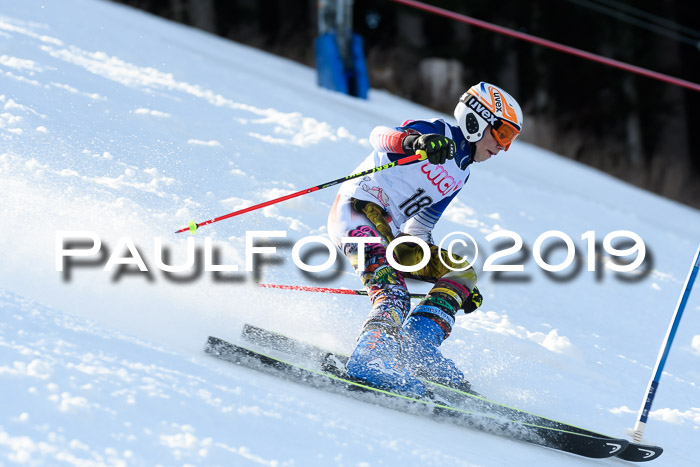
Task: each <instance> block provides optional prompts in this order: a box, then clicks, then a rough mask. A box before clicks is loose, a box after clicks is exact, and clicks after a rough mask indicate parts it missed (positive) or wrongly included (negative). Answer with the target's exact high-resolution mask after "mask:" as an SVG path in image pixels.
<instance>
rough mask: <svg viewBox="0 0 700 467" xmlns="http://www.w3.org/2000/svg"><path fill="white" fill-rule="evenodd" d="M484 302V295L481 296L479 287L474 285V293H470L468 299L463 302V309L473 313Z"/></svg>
mask: <svg viewBox="0 0 700 467" xmlns="http://www.w3.org/2000/svg"><path fill="white" fill-rule="evenodd" d="M483 302H484V297H482V296H481V293H480V292H479V289H477V288H476V286H474V288H473V289H472V293H470V294H469V296H468V297H467V299H466V300H465V301H464V303H462V309H463V310H464V312H465V313H471V312H472V311H474V310H476V309H477V308H479V307H480V306H481V304H482V303H483Z"/></svg>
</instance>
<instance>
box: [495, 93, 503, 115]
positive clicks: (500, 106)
mask: <svg viewBox="0 0 700 467" xmlns="http://www.w3.org/2000/svg"><path fill="white" fill-rule="evenodd" d="M493 101H494V102H495V103H496V112H500V111H501V110H502V109H503V104H501V95H500V94H499V93H498V91H495V90H494V91H493Z"/></svg>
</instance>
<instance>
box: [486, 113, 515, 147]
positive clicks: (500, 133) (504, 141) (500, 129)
mask: <svg viewBox="0 0 700 467" xmlns="http://www.w3.org/2000/svg"><path fill="white" fill-rule="evenodd" d="M491 134H492V135H493V137H494V139H495V140H496V142H497V143H498V144H499V145H501V146H503V147H505V148H506V151H507V150H508V148H509V147H510V143H512V142H513V141H514V140H515V138H516V137H517V136H518V135H519V134H520V130H518V129H517V128H515V127H514V126H513V124H511V123H510V122H508V121H505V120H501V119H500V118H499V119H497V120H496V124H495V125H491Z"/></svg>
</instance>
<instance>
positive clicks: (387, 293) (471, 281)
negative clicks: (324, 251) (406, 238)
mask: <svg viewBox="0 0 700 467" xmlns="http://www.w3.org/2000/svg"><path fill="white" fill-rule="evenodd" d="M369 208H370V209H364V210H362V211H360V210H359V209H357V204H356V205H355V207H353V199H352V198H349V197H347V196H343V195H339V196H338V197H337V198H336V200H335V202H334V204H333V208H332V209H331V212H330V215H329V218H328V234H329V236H330V238H331V240H332V241H333V242H334V243H335V244H336V246H337V247H338V248H339V249H340V251H342V252H343V254H345V256H347V257H348V259H349V260H350V264H351V265H352V267H353V269H354V270H355V271H356V272H357V273H358V275H359V276H360V278H361V279H362V283H363V284H364V286H365V289H366V290H367V292H368V294H369V297H370V300H371V301H372V311H371V312H370V315H369V317H368V318H367V320H366V321H365V324H364V326H365V327H367V326H372V325H383V326H387V327H389V328H400V327H401V326H402V325H403V323H404V322H405V321H406V319H407V317H408V316H409V313H410V311H411V310H410V307H411V302H410V296H409V294H408V289H407V287H406V282H405V280H404V274H402V273H401V272H400V271H398V270H396V269H395V268H393V267H392V266H391V265H390V264H389V263H388V261H387V259H386V247H387V246H388V244H389V242H390V241H391V240H392V239H393V237H394V235H395V233H394V232H393V231H392V229H391V227H390V225H389V224H388V223H387V222H386V221H385V219H384V218H383V216H382V215H381V213H379V210H380V209H381V208H379V207H378V206H376V205H375V206H369ZM380 218H381V219H380ZM380 221H383V222H380ZM380 232H381V233H380ZM343 237H379V238H380V239H381V242H380V243H369V244H366V245H365V251H364V257H363V258H362V259H364V264H363V262H362V261H360V259H361V258H360V257H359V251H358V250H359V249H358V244H357V243H353V242H343V241H342V238H343ZM404 245H405V246H404ZM408 245H410V244H402V247H401V249H399V248H397V249H396V250H395V256H399V257H397V258H396V259H398V260H399V263H401V264H405V265H411V264H417V263H418V262H419V261H420V259H422V255H423V253H422V250H421V249H420V247H418V246H417V245H416V246H414V247H410V246H408ZM439 256H441V257H442V259H443V261H446V262H447V264H450V262H449V261H450V260H449V258H448V257H447V256H446V254H445V252H444V251H443V250H440V249H439V248H438V247H437V246H432V247H431V261H430V262H429V263H428V265H427V266H426V267H425V268H423V269H421V270H420V271H417V272H415V273H411V274H410V276H409V277H411V278H414V279H418V280H423V281H426V282H432V283H435V287H433V289H432V290H431V291H430V293H428V295H427V296H426V298H425V299H424V300H423V301H421V303H420V304H419V305H418V306H417V307H416V309H415V310H414V313H415V314H420V315H423V316H427V317H429V318H431V319H433V320H434V321H436V322H437V323H438V324H440V326H441V327H442V328H443V330H444V332H445V337H447V336H448V335H449V334H450V331H451V329H452V325H453V324H454V317H455V314H456V312H457V311H458V310H459V309H460V307H462V305H463V303H464V302H465V301H466V300H467V298H468V297H469V295H470V293H471V290H472V289H473V288H474V286H475V285H476V274H474V271H473V270H472V269H471V268H469V269H468V270H466V271H453V270H451V269H449V268H447V267H446V266H445V265H444V264H443V261H440V260H439V258H438V257H439ZM453 266H456V265H453Z"/></svg>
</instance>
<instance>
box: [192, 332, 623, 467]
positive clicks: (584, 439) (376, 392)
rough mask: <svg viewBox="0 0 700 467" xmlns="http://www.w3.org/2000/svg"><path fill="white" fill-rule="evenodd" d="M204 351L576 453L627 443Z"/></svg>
mask: <svg viewBox="0 0 700 467" xmlns="http://www.w3.org/2000/svg"><path fill="white" fill-rule="evenodd" d="M204 350H205V352H206V353H208V354H210V355H212V356H214V357H217V358H219V359H222V360H225V361H228V362H232V363H235V364H238V365H241V366H244V367H247V368H250V369H253V370H257V371H261V372H264V373H267V374H271V375H274V376H278V377H282V378H284V379H286V380H288V381H292V382H295V383H300V384H304V385H308V386H311V387H314V388H317V389H322V390H324V391H327V392H330V393H336V394H341V395H343V396H350V397H352V398H355V399H359V400H362V401H364V402H368V403H372V404H375V405H378V406H382V407H386V408H390V409H394V410H399V411H401V412H407V413H411V414H415V415H421V416H428V417H430V418H432V419H434V420H438V421H443V422H448V423H453V424H456V425H460V426H466V427H469V428H473V429H478V430H481V431H485V432H489V433H493V434H496V435H500V436H505V437H509V438H512V439H516V440H520V441H525V442H528V443H532V444H536V445H540V446H545V447H549V448H552V449H556V450H559V451H564V452H569V453H573V454H577V455H580V456H585V457H590V458H606V457H612V456H614V455H616V454H617V453H618V452H620V451H623V450H624V449H625V448H626V447H627V445H628V443H629V442H628V441H627V440H624V439H614V438H601V437H598V436H593V435H587V434H583V433H575V432H571V431H566V430H560V429H556V428H552V427H545V426H538V425H535V424H532V423H527V422H523V421H517V420H509V419H507V418H503V417H499V416H496V415H490V414H479V413H476V412H473V411H470V410H466V409H460V408H457V407H453V406H450V405H448V404H444V403H441V402H438V401H435V400H430V399H428V398H425V399H419V398H415V397H410V396H407V395H403V394H399V393H396V392H391V391H387V390H383V389H379V388H375V387H372V386H369V385H367V384H365V383H363V382H360V381H357V380H353V379H351V378H342V377H339V376H335V375H333V374H331V373H326V372H323V371H319V370H313V369H309V368H306V367H304V366H301V365H297V364H294V363H290V362H287V361H285V360H282V359H281V358H277V357H274V356H271V355H266V354H263V353H260V352H256V351H255V350H252V349H249V348H246V347H242V346H239V345H236V344H232V343H230V342H227V341H225V340H222V339H219V338H217V337H211V336H210V337H209V338H208V340H207V343H206V346H205V349H204Z"/></svg>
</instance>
